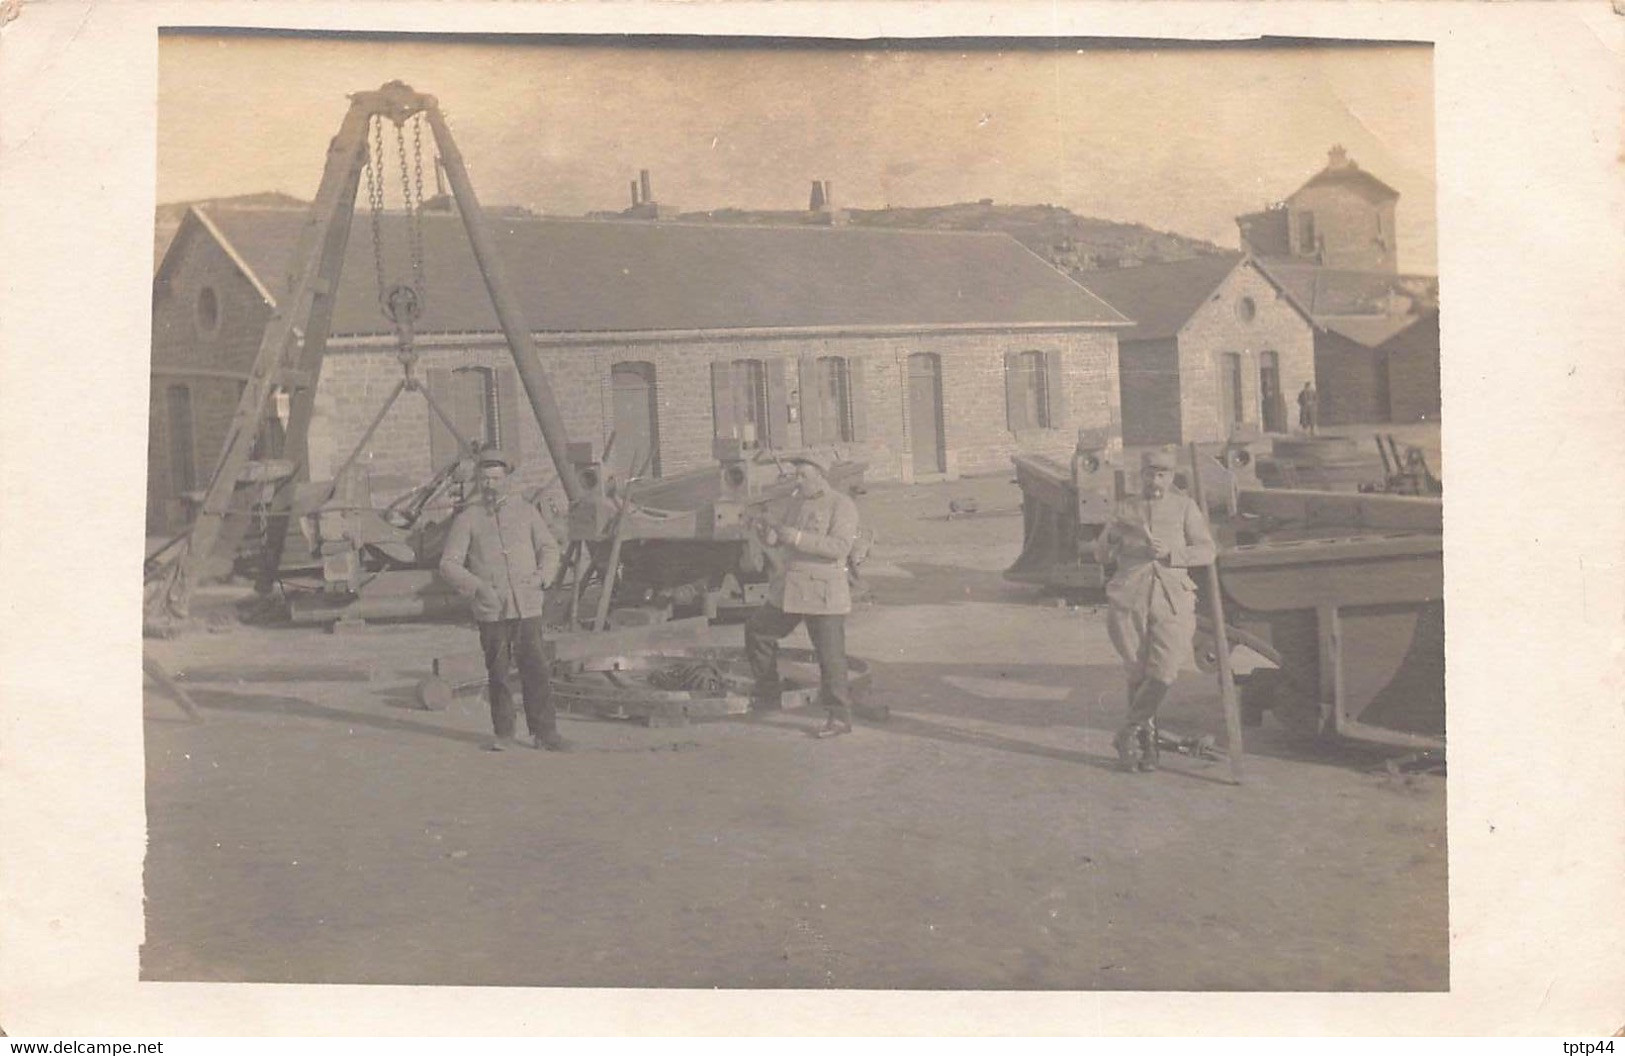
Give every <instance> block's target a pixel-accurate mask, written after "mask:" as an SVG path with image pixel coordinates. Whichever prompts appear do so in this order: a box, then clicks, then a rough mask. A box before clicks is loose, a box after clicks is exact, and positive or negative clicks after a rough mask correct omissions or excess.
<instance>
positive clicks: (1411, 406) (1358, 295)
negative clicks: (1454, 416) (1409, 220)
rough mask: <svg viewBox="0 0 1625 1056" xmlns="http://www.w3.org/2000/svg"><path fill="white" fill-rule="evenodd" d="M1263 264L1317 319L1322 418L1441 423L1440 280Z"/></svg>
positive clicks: (1347, 421)
mask: <svg viewBox="0 0 1625 1056" xmlns="http://www.w3.org/2000/svg"><path fill="white" fill-rule="evenodd" d="M1260 266H1261V267H1262V268H1264V270H1265V271H1266V272H1267V273H1268V274H1269V275H1270V276H1271V277H1272V278H1274V279H1275V280H1276V281H1277V282H1278V283H1279V284H1280V286H1281V289H1282V290H1283V291H1285V293H1286V294H1287V296H1288V297H1290V298H1291V299H1292V301H1293V303H1294V304H1296V305H1297V306H1298V307H1299V308H1300V309H1301V310H1302V311H1303V313H1304V315H1306V316H1307V317H1308V318H1309V319H1310V320H1311V321H1312V322H1313V323H1314V328H1315V379H1316V381H1315V387H1316V389H1317V390H1318V391H1319V394H1320V420H1321V422H1322V423H1324V424H1326V425H1351V424H1364V423H1380V422H1396V423H1406V422H1423V421H1435V422H1436V421H1438V420H1439V408H1440V394H1439V287H1438V280H1437V279H1436V278H1434V277H1433V276H1431V275H1396V274H1390V273H1385V272H1370V271H1346V270H1342V269H1337V268H1320V267H1314V266H1310V265H1300V264H1289V263H1280V262H1274V261H1272V262H1267V263H1261V265H1260Z"/></svg>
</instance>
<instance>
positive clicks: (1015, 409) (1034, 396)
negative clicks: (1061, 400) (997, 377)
mask: <svg viewBox="0 0 1625 1056" xmlns="http://www.w3.org/2000/svg"><path fill="white" fill-rule="evenodd" d="M1050 360H1051V357H1050V355H1049V354H1048V353H1044V352H1010V353H1006V355H1005V357H1004V372H1005V376H1004V386H1005V393H1004V395H1005V410H1006V412H1007V415H1008V418H1009V424H1010V431H1011V432H1015V433H1019V432H1022V431H1024V430H1027V429H1051V428H1054V425H1055V422H1056V420H1057V416H1056V415H1055V414H1054V413H1053V412H1054V401H1053V400H1052V399H1051V396H1052V392H1051V390H1052V388H1053V385H1052V384H1051V381H1052V379H1051V374H1052V372H1053V370H1052V368H1053V367H1054V364H1052V363H1051V361H1050Z"/></svg>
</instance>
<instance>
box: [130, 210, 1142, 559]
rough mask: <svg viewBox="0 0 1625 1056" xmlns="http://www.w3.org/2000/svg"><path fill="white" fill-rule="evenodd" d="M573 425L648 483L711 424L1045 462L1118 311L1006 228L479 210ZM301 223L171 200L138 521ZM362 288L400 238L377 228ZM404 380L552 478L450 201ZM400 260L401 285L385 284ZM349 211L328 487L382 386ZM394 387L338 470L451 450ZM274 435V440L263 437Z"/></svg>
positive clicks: (189, 436) (430, 239)
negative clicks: (608, 446)
mask: <svg viewBox="0 0 1625 1056" xmlns="http://www.w3.org/2000/svg"><path fill="white" fill-rule="evenodd" d="M487 215H488V216H489V217H490V220H489V224H490V227H491V229H492V235H493V238H494V239H495V241H496V243H497V250H498V252H499V253H500V254H501V256H502V258H503V260H504V262H505V264H506V271H507V274H508V276H509V282H510V284H511V285H512V286H513V287H514V288H515V290H514V292H515V295H516V297H517V299H518V300H519V301H520V302H521V308H522V310H523V312H524V314H525V316H526V318H527V320H528V321H529V323H530V325H531V326H532V327H533V329H534V331H535V335H534V336H535V338H536V341H537V343H538V346H539V348H540V353H541V356H542V360H543V365H544V366H545V368H546V369H547V372H548V375H549V377H550V379H551V383H552V387H553V388H554V390H555V394H556V396H557V399H558V403H559V405H560V408H561V412H562V414H563V417H564V421H565V426H566V430H567V432H568V433H569V435H570V436H571V438H572V439H577V440H590V441H594V442H596V443H598V444H599V445H602V444H603V443H604V441H605V440H606V438H608V437H609V436H610V435H612V434H613V435H614V437H615V447H614V450H613V452H612V456H611V457H612V459H614V460H618V461H620V462H621V463H622V464H623V465H625V464H630V463H631V462H633V461H640V462H641V461H645V460H646V461H647V462H648V464H649V469H650V472H652V473H655V474H659V473H669V472H673V471H678V470H683V469H690V468H695V467H699V466H702V465H708V464H710V463H711V459H712V457H713V455H712V450H713V449H712V441H713V438H715V437H732V438H737V439H739V440H741V441H742V442H744V443H746V444H747V445H751V446H759V447H764V448H773V449H781V450H782V449H791V448H796V447H800V446H804V445H812V444H826V445H835V446H838V447H841V448H843V449H844V450H845V451H847V452H848V453H849V454H850V456H851V457H853V458H858V459H863V460H866V461H868V462H869V464H870V467H871V468H870V472H871V475H872V476H874V477H876V478H878V479H886V478H893V479H898V478H900V479H904V480H917V479H930V478H933V477H951V476H953V475H956V474H958V473H967V472H977V471H986V470H993V469H997V468H999V467H1002V466H1006V465H1008V459H1009V456H1010V455H1011V454H1013V453H1016V452H1018V451H1024V452H1037V453H1047V454H1053V455H1057V456H1064V455H1065V454H1066V453H1067V452H1069V451H1070V450H1071V449H1072V447H1073V445H1074V443H1075V440H1076V436H1077V431H1078V429H1079V428H1080V427H1091V428H1110V427H1112V426H1113V425H1114V424H1115V423H1116V421H1117V419H1118V378H1117V332H1118V331H1119V330H1121V329H1123V328H1125V327H1126V326H1128V325H1129V321H1128V320H1127V319H1126V318H1124V316H1122V315H1121V314H1119V313H1118V312H1117V311H1116V310H1114V309H1113V308H1111V307H1110V306H1108V305H1107V304H1106V303H1105V302H1103V301H1102V300H1100V299H1099V298H1098V297H1096V296H1095V295H1093V294H1092V293H1090V292H1088V291H1087V290H1085V289H1083V288H1082V287H1080V286H1078V285H1077V284H1076V283H1074V282H1072V281H1071V280H1070V279H1068V278H1066V277H1065V276H1063V275H1061V274H1060V273H1058V272H1057V271H1055V270H1054V269H1053V268H1051V267H1050V266H1049V265H1048V264H1046V263H1045V262H1044V261H1043V260H1042V259H1040V258H1039V257H1038V256H1036V255H1035V254H1033V253H1032V252H1030V251H1029V250H1027V249H1026V248H1024V247H1023V246H1022V245H1021V244H1020V243H1018V242H1016V241H1015V240H1014V239H1012V238H1010V237H1008V236H1006V235H1003V234H984V233H976V232H942V231H915V230H884V229H876V228H859V227H851V226H841V225H799V226H766V225H750V226H744V225H739V226H730V225H721V224H690V223H683V222H677V221H665V220H662V221H659V222H651V221H648V220H630V221H629V220H564V219H543V218H535V217H523V216H513V215H504V214H501V213H494V212H491V211H488V212H487ZM307 216H308V213H307V212H306V211H305V210H297V209H295V210H289V209H221V210H215V211H208V210H199V209H193V210H191V211H190V212H188V213H187V215H186V216H185V218H184V219H183V221H182V223H181V227H180V229H179V230H178V231H177V233H176V235H175V238H174V240H173V242H172V243H171V245H170V247H169V249H168V251H167V252H166V254H165V255H164V258H163V261H162V263H161V264H160V265H159V267H158V270H157V275H156V278H155V281H154V288H153V350H152V378H153V384H152V396H151V400H152V402H151V418H150V422H151V429H150V434H149V467H150V468H149V476H148V488H149V495H148V498H149V512H150V520H151V521H152V522H153V524H154V527H159V526H162V525H165V524H168V525H174V524H175V523H176V522H177V521H178V520H179V519H180V518H181V517H182V516H183V515H184V514H183V508H184V502H183V501H180V500H182V499H183V497H184V496H185V495H187V494H188V493H191V492H195V491H196V489H198V488H201V487H203V486H204V485H205V484H206V483H207V479H208V475H209V472H210V470H211V468H212V465H213V461H214V459H215V457H216V456H217V454H218V452H219V450H220V448H221V445H222V442H223V436H224V432H225V429H226V425H227V423H228V422H229V420H230V418H231V415H232V412H233V410H234V408H235V406H236V402H237V399H238V395H239V394H240V392H241V391H242V388H243V385H244V383H245V381H246V378H247V376H248V372H249V371H250V370H251V369H252V364H253V360H254V357H255V354H256V352H257V350H258V345H259V341H260V337H261V334H262V332H263V330H264V327H265V323H266V320H267V319H268V317H269V315H270V312H271V310H272V307H273V305H275V304H276V302H277V300H278V299H279V298H280V297H282V296H284V294H285V291H286V290H288V289H289V288H290V276H289V271H290V269H291V268H292V267H293V266H294V262H293V259H292V258H293V253H294V249H295V245H296V243H297V240H298V237H299V233H300V230H301V227H302V226H303V224H304V223H305V221H306V218H307ZM378 231H379V234H380V236H381V243H380V244H381V245H382V246H383V247H384V249H385V257H386V266H387V267H392V268H395V271H394V272H390V273H386V275H385V277H384V281H385V282H386V283H394V282H398V281H402V279H404V278H406V277H409V276H408V275H407V274H406V272H405V270H404V269H402V268H400V267H398V266H396V265H395V264H394V263H392V261H393V259H394V257H397V256H401V255H403V254H404V247H406V246H407V245H408V244H409V243H410V241H411V240H410V238H409V230H408V226H407V221H406V219H405V218H404V217H402V216H400V215H385V216H384V217H383V218H382V219H381V221H380V224H379V226H378ZM420 235H421V240H422V245H423V253H422V257H423V262H424V287H425V307H424V312H423V315H422V317H421V318H420V319H419V320H418V322H417V325H416V351H417V353H418V357H419V358H418V361H417V363H416V366H415V370H416V372H417V375H418V376H419V377H420V378H423V379H424V380H425V381H426V383H427V389H428V392H429V394H430V395H431V396H433V397H434V399H435V401H436V402H437V403H438V404H439V405H440V406H442V407H444V408H446V409H447V410H448V413H449V415H450V416H451V417H452V419H453V421H454V424H456V425H457V426H458V431H459V432H462V433H463V434H464V435H465V436H467V437H471V438H474V439H481V440H486V441H490V442H496V443H500V444H502V445H503V446H504V447H508V448H510V449H514V450H516V451H517V452H518V453H519V456H520V458H521V460H522V461H523V463H524V465H523V467H522V469H521V475H522V478H524V479H527V480H529V481H530V482H533V483H542V482H545V481H546V480H547V479H549V478H550V477H551V476H552V465H551V461H550V459H549V457H548V455H547V452H546V451H545V448H544V447H543V443H542V439H541V435H540V430H539V428H538V427H537V425H536V423H535V421H534V420H533V418H532V416H531V414H530V410H529V406H528V404H527V403H526V402H525V400H524V397H523V394H522V392H521V391H520V389H519V387H518V385H517V382H516V377H515V372H514V368H513V365H512V360H511V356H510V354H509V352H508V349H507V346H506V344H505V342H504V340H503V335H502V332H501V329H500V327H499V325H498V322H497V319H496V315H495V313H494V311H493V310H492V308H491V305H490V302H489V298H488V296H487V293H486V290H485V288H484V286H483V284H482V282H481V279H480V273H479V270H478V268H477V266H476V265H475V262H474V259H473V255H472V251H471V249H470V246H469V244H468V240H467V235H466V232H465V231H464V230H463V228H462V226H461V224H460V222H459V221H458V220H457V218H456V217H455V216H454V215H451V214H442V213H428V214H425V215H423V217H422V221H421V228H420ZM397 272H398V274H397ZM379 298H380V293H379V278H378V275H377V269H376V267H375V262H374V252H373V245H372V237H371V231H370V224H369V222H368V220H367V218H366V217H357V218H356V222H355V223H354V225H353V227H352V229H351V237H350V244H349V247H348V254H347V257H346V261H345V266H344V271H343V276H342V281H341V286H340V290H339V293H338V296H337V299H336V304H335V308H334V316H333V325H332V337H331V339H330V341H329V343H328V348H327V355H326V359H325V363H324V367H323V371H322V376H321V379H320V384H319V385H318V387H317V395H316V413H315V419H314V421H313V422H312V426H311V435H310V472H311V475H312V477H313V478H316V479H321V478H323V477H326V476H330V475H331V474H332V473H333V472H334V471H335V470H336V469H337V468H338V467H339V466H340V465H341V464H342V463H343V461H344V460H345V459H346V458H347V457H348V456H349V454H350V452H351V451H352V449H354V448H355V447H356V445H357V444H358V443H359V441H360V440H361V438H362V436H363V435H364V434H365V432H366V430H367V427H368V425H369V423H370V422H372V420H373V419H374V417H375V416H376V415H377V413H378V411H379V409H380V408H381V407H382V405H383V402H384V400H385V398H386V397H387V395H388V393H389V392H390V391H391V390H392V389H393V388H394V386H395V384H396V383H397V382H398V381H399V380H400V379H401V377H402V366H401V364H400V362H399V361H398V359H397V357H396V344H395V339H394V337H393V333H392V330H391V328H390V324H389V323H388V322H387V321H386V320H385V319H384V317H383V315H382V314H381V312H380V310H379V308H378V304H379ZM432 417H433V416H432V415H431V414H430V411H429V409H428V407H427V405H426V402H425V401H424V400H423V399H421V398H417V397H415V396H413V395H412V394H410V393H408V394H407V395H405V396H403V397H402V398H401V399H400V400H399V401H397V403H396V405H395V406H394V408H393V409H392V410H391V411H390V413H389V414H388V415H387V416H386V417H385V418H384V420H383V421H382V422H381V423H380V424H379V426H378V428H377V429H376V431H375V432H373V434H372V436H371V438H370V439H369V440H368V441H367V443H366V444H365V445H364V447H363V448H362V449H361V451H360V457H359V460H358V464H359V465H360V466H362V467H363V468H364V469H365V470H366V471H368V472H369V473H370V474H372V475H373V476H374V477H375V478H376V479H384V478H389V479H391V480H392V482H399V483H402V484H405V485H410V484H415V483H418V482H420V481H422V480H425V479H427V478H428V477H429V476H430V475H431V474H432V473H433V472H434V470H435V469H437V468H438V467H440V466H442V465H444V464H445V463H446V462H447V461H448V460H449V459H450V458H451V457H452V456H453V455H454V453H455V448H456V443H455V440H454V439H453V437H452V436H451V434H450V433H449V432H448V431H447V430H446V429H445V428H444V427H443V426H441V425H440V424H439V423H438V421H435V420H432ZM272 432H274V430H273V431H272Z"/></svg>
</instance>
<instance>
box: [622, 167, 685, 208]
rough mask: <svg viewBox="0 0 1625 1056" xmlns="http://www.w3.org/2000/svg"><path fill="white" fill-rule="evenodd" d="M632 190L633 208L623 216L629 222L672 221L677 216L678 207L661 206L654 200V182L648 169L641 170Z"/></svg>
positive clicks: (632, 184)
mask: <svg viewBox="0 0 1625 1056" xmlns="http://www.w3.org/2000/svg"><path fill="white" fill-rule="evenodd" d="M629 186H630V187H631V190H632V205H631V208H629V209H625V210H623V211H622V212H621V215H622V216H624V217H626V218H627V219H629V220H670V219H671V218H672V217H674V216H676V215H677V207H676V206H671V205H661V204H660V203H658V202H656V201H655V200H654V192H653V181H651V180H650V178H649V170H648V169H639V170H638V178H637V179H635V180H633V181H632V182H631V184H630V185H629Z"/></svg>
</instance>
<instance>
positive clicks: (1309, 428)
mask: <svg viewBox="0 0 1625 1056" xmlns="http://www.w3.org/2000/svg"><path fill="white" fill-rule="evenodd" d="M1319 425H1320V394H1319V393H1317V392H1316V391H1315V383H1314V382H1312V381H1306V382H1304V383H1303V389H1302V390H1301V391H1299V393H1298V426H1299V427H1300V428H1302V429H1303V431H1304V432H1306V433H1308V434H1309V435H1310V436H1314V435H1315V431H1316V429H1317V428H1318V427H1319Z"/></svg>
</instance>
